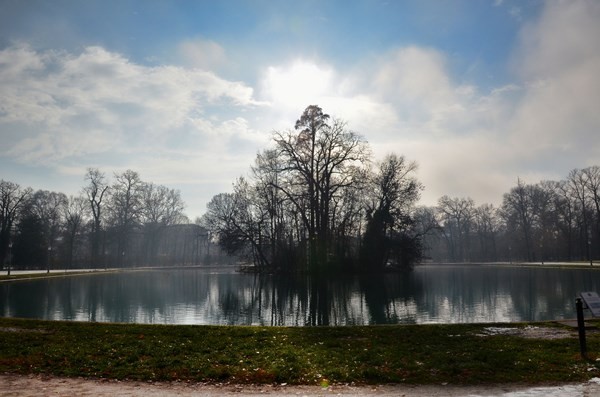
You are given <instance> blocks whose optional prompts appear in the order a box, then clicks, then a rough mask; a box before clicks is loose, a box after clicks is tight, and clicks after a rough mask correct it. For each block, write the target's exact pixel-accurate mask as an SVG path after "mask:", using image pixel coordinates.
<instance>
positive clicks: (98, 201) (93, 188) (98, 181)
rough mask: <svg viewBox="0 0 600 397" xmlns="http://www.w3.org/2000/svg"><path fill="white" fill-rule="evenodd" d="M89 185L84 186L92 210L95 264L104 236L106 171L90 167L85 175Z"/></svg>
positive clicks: (97, 262)
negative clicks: (103, 211)
mask: <svg viewBox="0 0 600 397" xmlns="http://www.w3.org/2000/svg"><path fill="white" fill-rule="evenodd" d="M85 180H86V181H88V185H87V186H86V187H84V188H83V191H84V193H85V195H86V196H87V200H88V203H89V205H90V208H91V210H92V236H91V240H92V251H91V256H92V258H91V260H92V263H93V265H94V266H98V265H99V263H100V262H99V254H100V248H101V247H100V242H101V238H102V219H103V218H102V210H103V209H104V207H103V200H104V198H105V197H104V195H105V194H106V192H107V191H108V188H109V187H108V184H107V181H106V176H105V175H104V173H102V172H100V170H99V169H97V168H88V170H87V173H86V175H85Z"/></svg>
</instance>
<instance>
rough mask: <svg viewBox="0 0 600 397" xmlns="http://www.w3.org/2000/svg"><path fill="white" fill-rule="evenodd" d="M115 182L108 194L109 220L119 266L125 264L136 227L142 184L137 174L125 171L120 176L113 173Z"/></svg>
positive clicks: (139, 210) (138, 217)
mask: <svg viewBox="0 0 600 397" xmlns="http://www.w3.org/2000/svg"><path fill="white" fill-rule="evenodd" d="M114 178H115V182H114V184H113V186H112V188H111V194H110V206H109V209H110V220H111V225H112V226H113V227H114V228H115V231H116V238H117V247H116V248H117V255H118V259H117V263H118V265H119V266H122V265H124V264H125V263H127V258H126V255H127V254H131V253H130V252H129V253H128V250H129V248H130V247H129V243H130V239H131V234H132V232H133V229H134V227H135V226H137V225H138V222H139V219H140V216H141V213H142V211H141V210H142V207H141V202H142V201H141V200H142V194H141V193H142V187H143V182H142V181H141V179H140V176H139V174H138V173H137V172H135V171H132V170H126V171H124V172H123V173H121V174H117V173H115V175H114Z"/></svg>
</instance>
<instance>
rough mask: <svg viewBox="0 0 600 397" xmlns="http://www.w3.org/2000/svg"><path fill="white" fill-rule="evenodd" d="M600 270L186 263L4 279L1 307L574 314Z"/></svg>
mask: <svg viewBox="0 0 600 397" xmlns="http://www.w3.org/2000/svg"><path fill="white" fill-rule="evenodd" d="M582 291H598V292H600V271H598V270H593V269H590V270H587V269H549V268H531V267H508V266H506V267H501V266H433V265H432V266H422V267H418V268H416V269H415V270H414V271H413V272H412V273H410V274H397V275H396V274H393V275H392V274H388V275H381V276H365V277H346V278H343V277H341V278H340V277H338V278H322V279H312V278H308V277H301V278H298V277H296V278H289V277H281V276H258V275H252V274H239V273H236V272H233V271H228V270H219V271H214V270H208V269H186V270H169V271H145V272H134V273H114V274H93V275H86V276H77V277H66V278H56V279H46V280H34V281H22V282H13V283H1V284H0V316H2V317H26V318H37V319H47V320H76V321H100V322H132V323H157V324H230V325H294V326H305V325H350V324H408V323H475V322H516V321H539V320H559V319H571V318H574V317H575V310H574V301H575V297H576V296H577V295H578V294H579V293H580V292H582Z"/></svg>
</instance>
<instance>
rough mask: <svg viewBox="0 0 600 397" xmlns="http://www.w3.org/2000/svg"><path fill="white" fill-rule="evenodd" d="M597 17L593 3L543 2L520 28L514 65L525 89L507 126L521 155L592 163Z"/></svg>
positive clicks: (598, 117) (598, 7)
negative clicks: (536, 17) (537, 13)
mask: <svg viewBox="0 0 600 397" xmlns="http://www.w3.org/2000/svg"><path fill="white" fill-rule="evenodd" d="M598 20H600V3H598V2H594V1H576V2H575V1H573V2H549V3H547V4H546V7H545V9H544V12H543V13H542V15H541V17H540V19H539V21H537V22H536V23H533V24H530V25H529V26H527V28H526V29H524V30H523V32H522V35H521V46H520V47H519V49H518V51H517V52H516V55H515V62H514V63H515V70H516V71H517V73H518V75H519V77H520V78H521V79H522V80H523V81H524V85H525V86H526V91H525V95H524V96H523V99H522V101H521V102H520V103H519V104H518V108H517V110H516V112H515V117H514V119H513V120H512V121H511V123H510V124H509V128H510V132H511V134H510V137H511V140H512V142H513V143H514V145H515V146H519V147H521V149H522V150H521V151H522V152H524V155H525V154H528V155H529V156H530V157H532V158H534V159H536V160H538V161H544V160H545V161H548V162H549V163H558V164H560V165H563V164H565V163H568V164H569V166H570V167H584V166H586V165H591V164H597V163H598V158H600V134H598V129H599V128H600V112H598V104H599V103H600V77H599V75H598V71H599V70H600V41H599V40H598V37H600V25H599V24H598ZM567 156H568V158H567ZM550 159H551V161H550ZM550 166H551V165H550ZM568 171H569V169H566V170H564V172H565V173H566V172H568Z"/></svg>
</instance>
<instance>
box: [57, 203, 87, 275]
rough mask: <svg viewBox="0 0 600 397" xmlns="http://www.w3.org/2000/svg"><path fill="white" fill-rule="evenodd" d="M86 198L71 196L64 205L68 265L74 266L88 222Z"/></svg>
mask: <svg viewBox="0 0 600 397" xmlns="http://www.w3.org/2000/svg"><path fill="white" fill-rule="evenodd" d="M86 201H87V200H86V198H85V197H83V196H76V197H74V196H70V197H69V199H68V201H67V202H66V203H65V204H64V205H63V208H62V212H63V218H64V235H65V241H66V245H67V265H68V267H69V268H72V267H73V257H74V253H75V249H76V247H77V246H78V243H79V240H80V236H81V232H82V230H83V228H84V225H85V222H86V218H87V217H86V207H87V202H86Z"/></svg>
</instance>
